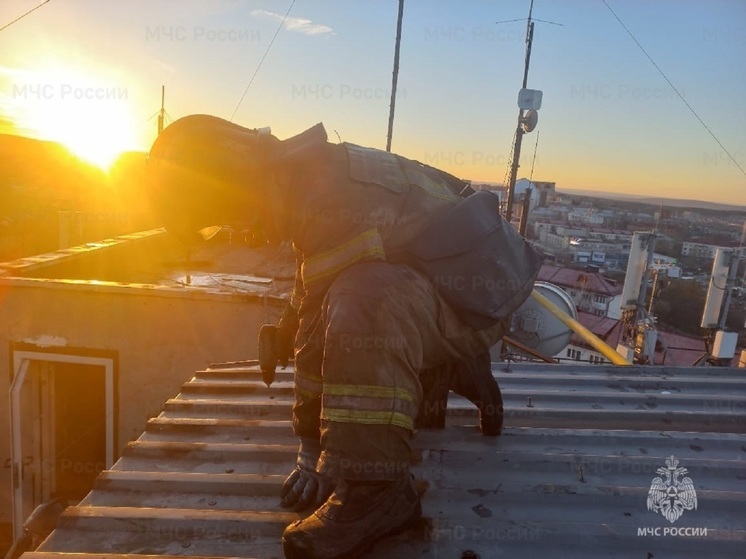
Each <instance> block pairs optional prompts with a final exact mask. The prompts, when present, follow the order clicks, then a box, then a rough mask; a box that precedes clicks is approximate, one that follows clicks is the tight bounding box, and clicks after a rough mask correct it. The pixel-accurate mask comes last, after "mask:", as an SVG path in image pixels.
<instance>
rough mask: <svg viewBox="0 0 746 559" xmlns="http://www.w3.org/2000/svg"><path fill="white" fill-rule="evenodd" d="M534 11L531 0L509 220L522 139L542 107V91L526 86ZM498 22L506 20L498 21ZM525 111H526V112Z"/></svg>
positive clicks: (506, 207) (527, 23) (510, 182)
mask: <svg viewBox="0 0 746 559" xmlns="http://www.w3.org/2000/svg"><path fill="white" fill-rule="evenodd" d="M533 11H534V0H531V4H530V5H529V8H528V18H527V19H526V55H525V61H524V65H523V82H522V87H521V90H520V92H519V93H518V126H517V128H516V133H515V141H514V145H513V161H512V163H511V166H510V179H509V180H508V193H507V198H508V199H507V202H506V205H505V219H506V220H507V221H510V220H511V219H512V217H513V197H514V196H515V181H516V178H517V177H518V167H519V162H520V160H521V141H522V140H523V135H524V134H527V133H529V132H531V131H532V130H533V129H534V128H536V124H537V122H538V119H539V115H538V113H537V111H538V110H539V109H540V108H541V98H542V92H541V91H539V90H534V89H526V86H527V84H528V68H529V64H530V62H531V45H532V44H533V40H534V21H533V20H532V19H531V14H532V13H533ZM510 21H520V20H510ZM537 21H541V20H537ZM496 23H506V22H501V21H498V22H496ZM545 23H551V24H553V25H562V24H560V23H555V22H553V21H548V22H545ZM523 111H526V112H525V113H524V112H523Z"/></svg>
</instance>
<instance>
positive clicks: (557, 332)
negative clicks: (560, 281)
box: [508, 281, 578, 357]
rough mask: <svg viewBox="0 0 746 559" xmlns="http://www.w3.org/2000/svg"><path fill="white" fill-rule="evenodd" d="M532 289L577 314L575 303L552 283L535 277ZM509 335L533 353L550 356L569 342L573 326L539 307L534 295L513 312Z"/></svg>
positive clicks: (570, 313) (564, 309)
mask: <svg viewBox="0 0 746 559" xmlns="http://www.w3.org/2000/svg"><path fill="white" fill-rule="evenodd" d="M534 289H535V290H536V291H538V292H539V293H541V294H542V295H544V297H546V298H547V299H549V300H550V301H551V302H552V303H554V304H555V305H557V306H558V307H559V308H560V309H562V310H563V311H565V312H566V313H567V314H568V315H570V316H571V317H572V318H575V319H577V318H578V311H577V310H576V309H575V304H574V303H573V302H572V299H571V298H570V296H569V295H568V294H567V293H565V292H564V291H563V290H562V289H561V288H559V287H557V286H556V285H553V284H551V283H547V282H543V281H537V282H536V283H535V284H534ZM508 336H509V337H510V338H513V339H514V340H516V341H518V342H521V343H522V344H523V345H525V346H526V347H528V348H530V349H532V350H533V351H535V352H536V353H539V354H541V355H545V356H547V357H552V356H553V355H557V354H558V353H560V352H561V351H562V350H563V349H565V347H567V345H568V344H569V343H570V338H571V337H572V330H571V329H570V328H569V327H567V326H565V324H563V323H562V321H560V319H558V318H557V317H556V316H554V315H553V314H552V313H551V312H549V311H548V310H547V309H545V308H544V307H542V306H541V305H540V304H539V302H538V301H536V300H535V299H534V298H533V297H529V298H528V299H526V302H524V303H523V305H521V306H520V307H519V308H518V310H517V311H516V312H515V313H513V318H512V321H511V326H510V333H509V334H508ZM529 357H530V356H529Z"/></svg>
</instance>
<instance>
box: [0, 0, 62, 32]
mask: <svg viewBox="0 0 746 559" xmlns="http://www.w3.org/2000/svg"><path fill="white" fill-rule="evenodd" d="M49 1H50V0H44V2H42V3H41V4H39V5H38V6H36V7H35V8H31V9H30V10H29V11H28V12H26V13H25V14H23V15H20V16H18V17H17V18H16V19H14V20H13V21H11V22H10V23H7V24H5V25H3V26H2V27H0V31H5V30H6V29H7V28H8V27H10V26H11V25H13V24H14V23H16V22H17V21H20V20H22V19H23V18H25V17H26V16H27V15H29V14H30V13H31V12H35V11H36V10H38V9H39V8H41V7H42V6H43V5H44V4H46V3H48V2H49Z"/></svg>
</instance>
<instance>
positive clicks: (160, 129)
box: [158, 85, 166, 136]
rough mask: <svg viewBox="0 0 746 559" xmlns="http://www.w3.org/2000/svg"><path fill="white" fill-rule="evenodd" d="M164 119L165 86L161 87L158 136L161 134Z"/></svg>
mask: <svg viewBox="0 0 746 559" xmlns="http://www.w3.org/2000/svg"><path fill="white" fill-rule="evenodd" d="M165 118H166V86H165V85H162V86H161V111H160V112H159V113H158V135H159V136H160V135H161V132H163V121H164V120H165Z"/></svg>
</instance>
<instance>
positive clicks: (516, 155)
mask: <svg viewBox="0 0 746 559" xmlns="http://www.w3.org/2000/svg"><path fill="white" fill-rule="evenodd" d="M533 10H534V0H531V5H530V6H529V8H528V22H527V23H526V60H525V63H524V66H523V83H522V86H521V89H522V90H525V89H526V85H527V83H528V66H529V63H530V62H531V44H532V43H533V40H534V22H533V21H531V13H532V12H533ZM524 122H525V121H524V114H523V108H522V107H520V108H519V109H518V126H517V128H516V131H515V145H514V146H513V162H512V165H511V167H510V180H509V181H508V201H507V205H506V206H505V219H506V220H507V221H510V220H511V218H512V217H513V196H514V195H515V181H516V178H517V176H518V167H519V161H520V159H521V141H522V140H523V134H524V133H525V132H524Z"/></svg>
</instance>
